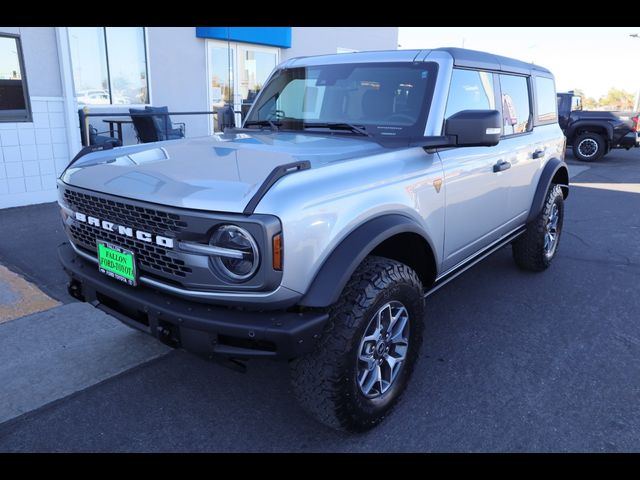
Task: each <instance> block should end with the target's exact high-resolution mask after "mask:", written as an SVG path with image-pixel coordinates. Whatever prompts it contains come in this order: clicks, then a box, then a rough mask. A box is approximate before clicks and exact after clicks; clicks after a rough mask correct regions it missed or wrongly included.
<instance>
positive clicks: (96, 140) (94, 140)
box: [78, 110, 122, 147]
mask: <svg viewBox="0 0 640 480" xmlns="http://www.w3.org/2000/svg"><path fill="white" fill-rule="evenodd" d="M81 111H82V110H79V111H78V113H79V112H81ZM103 133H107V134H110V133H111V132H109V131H108V130H107V131H105V132H99V131H98V129H97V128H96V127H94V126H93V125H91V124H89V145H113V146H114V147H120V146H122V141H121V140H119V139H117V138H113V137H112V136H111V135H102V134H103ZM80 137H81V141H82V146H83V147H86V146H88V145H87V130H86V129H85V122H84V120H83V119H82V116H80Z"/></svg>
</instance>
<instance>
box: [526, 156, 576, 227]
mask: <svg viewBox="0 0 640 480" xmlns="http://www.w3.org/2000/svg"><path fill="white" fill-rule="evenodd" d="M561 169H564V170H565V172H564V175H563V176H566V179H567V180H566V183H565V182H556V183H558V185H560V186H561V187H562V193H563V194H564V198H567V197H568V196H569V167H568V166H567V164H566V163H565V162H564V160H560V159H559V158H552V159H550V160H549V161H548V162H547V164H546V165H545V166H544V168H543V169H542V173H541V174H540V180H538V186H537V188H536V193H535V195H534V196H533V202H531V210H529V216H528V217H527V223H529V222H530V221H532V220H533V219H534V218H536V217H537V216H538V214H539V213H540V212H541V211H542V207H543V206H544V199H545V197H546V196H547V192H548V191H549V187H550V186H551V181H552V180H553V177H554V176H555V175H556V173H557V172H558V171H559V170H561Z"/></svg>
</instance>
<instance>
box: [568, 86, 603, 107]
mask: <svg viewBox="0 0 640 480" xmlns="http://www.w3.org/2000/svg"><path fill="white" fill-rule="evenodd" d="M573 92H574V93H575V94H576V95H580V96H581V97H582V109H583V110H595V109H596V107H597V102H596V100H595V99H594V98H592V97H587V96H586V95H585V94H584V92H583V91H582V89H580V88H574V89H573Z"/></svg>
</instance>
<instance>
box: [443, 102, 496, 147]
mask: <svg viewBox="0 0 640 480" xmlns="http://www.w3.org/2000/svg"><path fill="white" fill-rule="evenodd" d="M444 134H445V135H446V136H451V137H455V138H456V142H455V144H456V146H458V147H492V146H494V145H497V144H498V142H499V141H500V135H501V134H502V118H501V116H500V112H499V111H498V110H462V111H461V112H458V113H455V114H453V115H451V116H450V117H449V118H447V120H446V121H445V123H444Z"/></svg>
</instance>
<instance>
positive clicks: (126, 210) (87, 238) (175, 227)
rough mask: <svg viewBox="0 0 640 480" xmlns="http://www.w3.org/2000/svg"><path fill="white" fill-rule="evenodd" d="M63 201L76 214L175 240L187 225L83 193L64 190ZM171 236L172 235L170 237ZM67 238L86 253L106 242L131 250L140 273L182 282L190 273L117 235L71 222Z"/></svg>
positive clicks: (162, 252)
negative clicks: (174, 278)
mask: <svg viewBox="0 0 640 480" xmlns="http://www.w3.org/2000/svg"><path fill="white" fill-rule="evenodd" d="M64 198H65V200H66V201H67V203H68V205H69V207H70V208H71V209H72V210H74V211H77V212H80V213H84V214H86V215H91V216H92V217H97V218H99V219H100V220H107V221H109V222H113V223H116V224H118V225H119V224H124V225H126V226H127V227H132V228H135V229H136V230H143V231H146V232H148V233H152V234H154V235H165V236H171V237H175V233H178V232H181V231H182V230H183V229H184V228H186V227H187V223H186V222H184V221H182V220H181V219H180V216H178V215H175V214H172V213H166V212H162V211H159V210H153V209H149V208H146V207H145V208H143V207H138V206H133V205H128V204H125V203H122V202H118V201H114V200H108V199H104V198H99V197H95V196H92V195H88V194H85V193H80V192H75V191H72V190H65V193H64ZM171 232H174V234H173V235H172V234H171ZM69 234H70V235H71V237H72V239H73V242H74V243H75V244H76V245H77V246H78V247H82V248H84V249H86V250H89V251H90V252H96V251H97V247H96V240H97V239H100V240H106V241H109V242H112V243H114V244H116V245H120V246H122V247H124V248H127V249H129V250H131V251H132V252H133V253H134V254H135V256H136V260H137V263H138V266H139V268H140V270H144V271H146V272H149V273H152V274H159V275H160V276H163V277H166V276H167V275H175V276H176V277H181V278H185V277H186V276H187V275H188V274H190V273H192V270H191V268H189V267H187V266H185V263H184V261H182V260H180V259H178V258H173V257H172V256H171V253H170V251H168V250H167V249H165V248H163V247H160V246H158V245H154V244H151V243H148V242H143V241H141V240H137V239H135V238H130V237H126V236H124V235H118V234H116V233H113V232H109V231H107V230H104V229H101V228H98V227H95V226H93V225H89V224H87V223H81V222H74V223H73V224H72V225H70V226H69Z"/></svg>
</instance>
